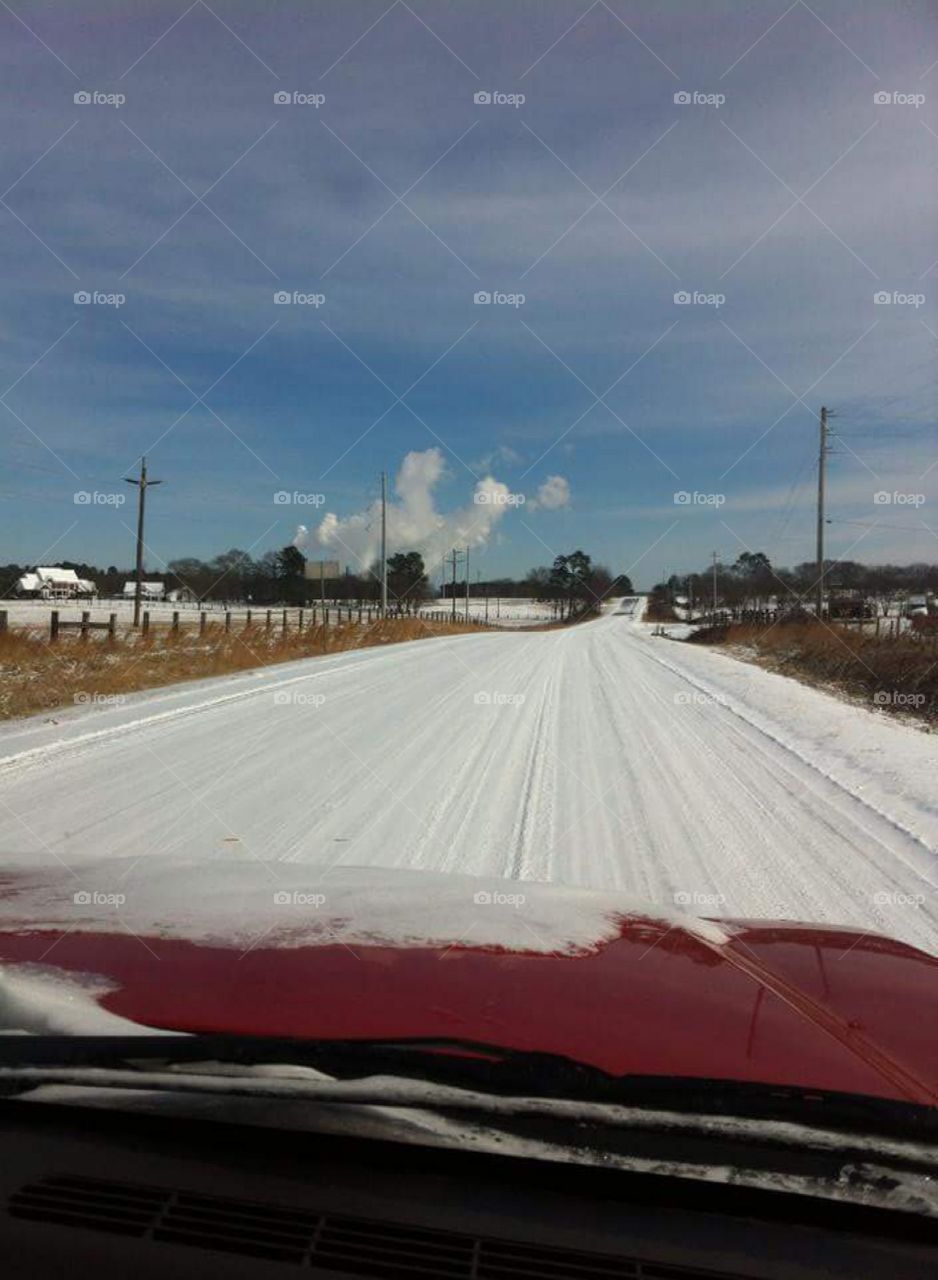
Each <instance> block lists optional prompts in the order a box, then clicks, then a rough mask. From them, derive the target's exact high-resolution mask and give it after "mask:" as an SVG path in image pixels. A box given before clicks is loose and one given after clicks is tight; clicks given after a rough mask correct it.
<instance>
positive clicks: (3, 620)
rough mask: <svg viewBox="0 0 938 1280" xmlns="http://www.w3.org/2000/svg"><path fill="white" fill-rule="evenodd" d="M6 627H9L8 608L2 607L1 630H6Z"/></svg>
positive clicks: (0, 610) (0, 616)
mask: <svg viewBox="0 0 938 1280" xmlns="http://www.w3.org/2000/svg"><path fill="white" fill-rule="evenodd" d="M6 629H7V611H6V609H0V632H3V631H6Z"/></svg>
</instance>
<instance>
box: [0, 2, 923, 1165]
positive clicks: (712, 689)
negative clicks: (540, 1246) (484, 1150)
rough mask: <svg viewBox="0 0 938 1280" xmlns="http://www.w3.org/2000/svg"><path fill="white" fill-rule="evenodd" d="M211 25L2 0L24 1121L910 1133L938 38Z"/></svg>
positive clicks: (283, 8) (651, 11)
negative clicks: (381, 1116) (348, 1117)
mask: <svg viewBox="0 0 938 1280" xmlns="http://www.w3.org/2000/svg"><path fill="white" fill-rule="evenodd" d="M3 8H6V6H3ZM183 8H184V6H181V7H176V8H174V7H172V6H167V5H165V4H162V3H156V4H151V5H148V6H144V8H143V9H142V10H140V11H138V10H137V9H135V8H133V7H132V6H130V5H129V4H123V5H121V4H117V5H116V6H115V5H113V4H109V5H103V4H101V3H98V2H97V0H81V2H80V3H78V4H73V5H70V6H56V5H52V6H51V7H49V6H46V7H42V6H40V7H38V8H37V7H36V6H32V7H30V6H26V7H25V8H24V9H23V11H22V12H21V13H19V12H18V13H17V14H14V13H13V11H12V9H10V10H9V11H8V12H7V13H5V14H3V13H2V12H0V25H2V26H3V27H4V29H5V47H4V53H3V55H2V57H3V66H4V75H3V78H2V87H0V99H2V102H3V107H4V110H5V114H6V118H7V120H8V121H9V122H10V123H11V125H12V127H11V128H10V129H9V130H8V133H9V138H8V145H7V149H6V156H5V164H4V173H5V177H4V179H3V182H2V186H0V190H2V193H3V194H2V195H0V208H2V212H3V216H4V231H5V235H4V249H5V258H6V273H5V276H6V289H5V303H4V305H5V307H6V311H7V313H8V314H7V323H6V325H5V326H4V342H3V344H2V350H0V365H2V369H0V374H2V380H3V381H2V388H3V390H2V395H0V406H2V411H3V417H4V426H5V431H4V435H3V440H2V443H0V451H2V455H3V460H4V463H5V466H4V475H5V477H6V481H5V491H4V498H5V511H6V516H5V526H4V535H5V537H4V545H5V548H6V551H5V554H4V555H3V556H2V557H0V558H2V559H3V560H4V562H5V563H4V565H3V567H2V570H0V595H2V597H3V598H2V599H0V1030H2V1031H3V1032H4V1033H6V1034H4V1036H3V1037H2V1038H0V1041H2V1042H0V1050H2V1052H0V1092H3V1093H5V1094H7V1095H9V1096H11V1097H16V1098H18V1099H22V1100H26V1099H32V1100H34V1101H35V1100H42V1099H43V1098H45V1099H47V1100H48V1099H53V1098H55V1097H59V1098H60V1097H62V1096H63V1095H62V1094H56V1093H55V1090H56V1089H65V1088H67V1089H69V1090H80V1089H82V1088H84V1089H87V1090H88V1091H89V1092H90V1091H94V1090H98V1091H99V1092H98V1098H97V1103H98V1104H99V1105H100V1103H101V1101H102V1098H103V1097H104V1092H103V1091H104V1090H105V1089H107V1090H110V1091H111V1093H110V1094H109V1095H108V1105H114V1106H116V1105H118V1102H119V1101H120V1099H119V1097H118V1094H119V1093H120V1090H121V1089H122V1088H125V1089H126V1090H127V1091H128V1092H129V1091H131V1090H133V1089H138V1090H139V1091H140V1092H141V1093H146V1094H147V1095H148V1100H149V1101H150V1102H152V1097H149V1095H155V1094H158V1093H159V1092H160V1090H161V1089H164V1090H166V1091H171V1090H174V1089H175V1090H177V1091H185V1089H188V1090H189V1091H190V1092H192V1093H193V1094H195V1093H198V1092H200V1091H202V1092H205V1091H206V1090H207V1089H208V1088H211V1089H212V1090H213V1091H214V1092H215V1093H216V1095H219V1096H222V1097H225V1098H226V1099H227V1101H228V1102H230V1103H231V1105H232V1106H235V1105H236V1103H237V1101H238V1100H239V1099H243V1097H244V1096H245V1095H246V1094H250V1093H251V1091H252V1090H253V1091H254V1092H255V1094H256V1095H258V1096H260V1095H261V1094H263V1095H264V1096H265V1097H270V1098H276V1099H277V1100H282V1101H284V1102H285V1103H286V1102H289V1101H291V1100H292V1102H293V1103H295V1104H296V1105H298V1106H301V1105H302V1104H303V1102H304V1098H305V1101H306V1102H307V1103H311V1100H314V1101H317V1102H318V1103H322V1102H323V1101H326V1102H329V1103H330V1105H332V1104H333V1103H334V1104H335V1106H336V1107H338V1105H339V1103H341V1102H342V1101H343V1100H345V1101H346V1102H348V1103H349V1104H350V1106H352V1105H354V1106H355V1107H359V1108H365V1107H380V1106H382V1105H384V1104H382V1098H384V1099H392V1101H390V1102H387V1104H386V1106H387V1107H388V1108H390V1107H398V1108H401V1109H405V1108H407V1107H409V1108H410V1109H417V1108H423V1109H424V1110H433V1109H437V1110H439V1111H440V1112H442V1111H444V1110H453V1109H454V1108H455V1109H457V1110H458V1107H457V1103H461V1105H462V1106H463V1107H464V1108H469V1109H472V1108H476V1109H481V1110H482V1111H483V1112H484V1113H485V1116H486V1117H487V1119H486V1123H489V1122H491V1123H492V1124H494V1123H496V1121H495V1119H494V1118H493V1117H498V1122H499V1123H507V1121H506V1117H507V1116H509V1115H511V1114H514V1115H515V1116H516V1118H520V1117H521V1116H523V1115H524V1116H528V1117H529V1119H530V1117H533V1116H536V1117H538V1122H539V1123H540V1122H542V1121H544V1117H545V1115H546V1111H545V1107H546V1105H547V1102H548V1101H550V1103H551V1104H552V1105H554V1104H556V1105H558V1106H559V1105H560V1104H563V1105H564V1106H569V1107H575V1106H586V1105H589V1106H596V1107H600V1106H605V1107H607V1108H619V1112H616V1113H615V1114H617V1115H618V1116H619V1121H622V1118H623V1116H625V1114H626V1111H627V1112H628V1116H629V1123H635V1124H637V1123H639V1121H638V1120H637V1119H636V1117H637V1115H638V1114H639V1113H641V1112H645V1113H646V1121H647V1117H648V1116H650V1115H651V1114H652V1113H654V1114H655V1115H658V1114H659V1113H665V1112H668V1113H673V1114H679V1115H680V1116H681V1117H682V1123H683V1122H689V1118H690V1117H696V1120H695V1123H698V1122H699V1123H703V1121H704V1120H705V1121H706V1123H707V1124H712V1123H715V1122H716V1118H719V1119H720V1123H721V1124H722V1123H723V1122H724V1121H725V1120H726V1119H727V1117H731V1116H735V1117H736V1118H739V1117H745V1118H747V1119H749V1120H753V1121H756V1120H758V1121H759V1122H760V1123H761V1122H765V1123H770V1124H778V1125H783V1124H789V1123H790V1124H795V1125H804V1126H812V1125H814V1126H815V1127H818V1126H820V1127H824V1126H826V1127H827V1128H828V1129H830V1130H831V1131H836V1132H839V1133H843V1132H846V1131H849V1132H850V1133H851V1134H852V1135H853V1136H854V1138H859V1137H863V1136H866V1137H870V1138H872V1137H873V1136H878V1137H883V1135H886V1134H888V1135H890V1137H891V1138H897V1135H902V1136H903V1137H904V1138H910V1137H915V1138H917V1139H921V1138H923V1135H925V1134H927V1133H929V1132H931V1129H930V1126H931V1123H932V1121H933V1119H934V1115H935V1111H934V1108H935V1106H936V1104H938V1077H936V1071H935V1064H936V1062H938V983H936V974H938V969H936V966H938V893H936V887H938V805H936V785H935V779H936V769H935V758H936V752H935V741H936V739H935V728H936V723H938V720H936V717H938V594H936V593H938V543H936V538H938V532H936V530H938V524H936V522H935V521H936V519H938V517H935V518H933V517H932V516H931V515H930V514H929V512H930V511H932V508H933V505H934V503H935V502H936V500H938V488H936V483H938V465H936V460H935V432H934V378H933V372H932V364H931V361H932V359H933V356H934V345H935V341H936V334H938V317H936V314H935V304H934V300H933V298H932V292H933V290H934V279H935V272H936V268H935V262H934V259H935V246H934V243H933V237H932V235H931V234H930V232H931V224H930V222H928V221H926V219H925V216H924V213H923V211H924V210H925V209H926V208H928V207H929V203H930V202H929V198H928V197H929V196H933V195H934V194H935V192H934V187H935V180H934V175H935V155H936V148H938V118H936V115H935V101H934V100H933V95H934V97H935V98H936V99H938V90H936V89H935V80H936V76H938V72H936V71H934V70H933V68H932V66H931V65H930V63H932V62H933V58H932V57H931V56H930V55H929V54H928V50H929V49H933V46H934V28H933V24H929V22H928V21H927V19H928V16H929V15H928V13H927V6H925V5H916V4H912V5H908V6H903V7H902V9H901V11H893V10H890V11H888V12H887V11H886V10H885V9H880V8H879V7H877V6H869V5H859V6H857V5H855V4H852V5H851V4H845V3H841V0H826V2H825V3H823V4H822V5H821V6H820V7H819V8H818V9H817V11H815V10H814V9H812V8H810V7H809V6H807V5H805V4H800V3H799V4H796V5H794V6H793V7H792V8H791V9H790V10H787V11H785V12H781V10H780V8H779V7H778V6H774V7H773V5H771V4H769V3H768V0H757V2H756V3H754V4H750V5H747V6H744V7H740V6H726V5H723V4H708V5H701V4H699V3H691V2H690V0H688V2H683V0H679V2H677V3H671V4H668V5H658V4H638V5H632V6H631V7H630V8H629V11H628V13H626V11H625V8H623V7H622V6H620V5H618V4H613V3H610V4H605V3H599V4H596V5H593V6H591V7H588V8H587V7H586V6H585V5H576V4H572V3H571V4H568V3H566V0H564V2H563V3H558V4H556V5H547V6H544V5H532V4H528V3H520V2H519V3H517V4H505V3H495V2H494V0H479V3H473V4H463V5H452V4H449V3H445V2H443V0H421V3H420V4H416V3H414V4H413V5H409V4H405V3H402V2H400V0H398V3H394V4H392V5H390V7H388V8H384V6H382V5H377V6H376V5H374V4H372V3H371V2H370V0H368V2H366V0H352V2H349V0H342V2H341V3H340V2H339V0H324V3H320V4H317V5H316V6H314V7H312V8H310V7H309V6H308V5H304V4H301V3H299V2H298V0H284V2H283V3H281V4H278V5H276V6H272V7H271V6H260V7H258V6H252V5H249V4H242V3H232V4H227V5H225V6H223V8H222V9H218V10H217V11H216V10H215V9H214V8H211V7H209V6H208V5H205V4H197V5H195V6H193V8H191V9H189V10H185V11H184V12H183ZM782 8H783V7H782ZM27 10H29V11H28V12H27ZM135 1040H136V1041H137V1043H136V1044H135V1043H134V1041H135ZM209 1080H210V1081H211V1084H210V1085H209V1084H206V1081H209ZM376 1080H379V1081H380V1082H382V1083H378V1084H376V1083H375V1081H376ZM366 1082H367V1083H366ZM330 1090H331V1092H330ZM434 1090H437V1091H438V1092H434ZM447 1090H449V1091H462V1092H461V1093H459V1092H446V1091H447ZM265 1091H267V1092H265ZM304 1091H305V1092H304ZM287 1095H290V1096H289V1097H287ZM483 1095H484V1097H485V1099H487V1100H483V1101H480V1100H479V1099H480V1098H482V1097H483ZM68 1096H69V1097H75V1096H76V1094H75V1093H70V1094H69V1095H68ZM125 1101H126V1099H125ZM140 1105H142V1104H140ZM525 1108H528V1110H525ZM623 1109H625V1110H623ZM551 1114H553V1115H555V1116H556V1115H561V1114H562V1115H563V1116H564V1117H566V1118H567V1119H570V1118H571V1117H573V1116H574V1115H575V1114H579V1113H575V1112H574V1111H568V1112H563V1111H555V1112H552V1113H551ZM606 1115H607V1119H608V1120H609V1123H610V1124H611V1123H612V1120H611V1117H612V1115H613V1112H612V1111H608V1112H607V1113H606ZM590 1116H591V1117H592V1119H591V1121H590V1122H591V1123H593V1122H594V1121H595V1113H593V1112H590ZM701 1118H703V1119H701ZM385 1119H387V1117H385ZM619 1121H617V1123H618V1122H619ZM646 1121H643V1122H642V1123H646ZM331 1122H332V1123H334V1122H335V1113H334V1112H333V1115H332V1121H331ZM623 1122H624V1121H623ZM480 1123H481V1121H480ZM526 1123H527V1122H526ZM531 1123H532V1124H533V1123H534V1121H533V1120H531ZM545 1123H546V1122H545ZM647 1123H650V1121H647ZM656 1123H657V1121H656ZM435 1132H437V1134H438V1135H439V1133H440V1132H442V1130H436V1131H435ZM538 1132H539V1134H540V1135H541V1136H542V1137H543V1135H544V1133H546V1129H545V1128H544V1127H543V1125H542V1127H541V1129H539V1130H538ZM721 1132H728V1130H725V1131H724V1130H721ZM799 1132H800V1130H799ZM778 1133H779V1134H780V1133H781V1130H778ZM802 1140H803V1141H805V1142H807V1141H808V1140H807V1138H799V1139H798V1141H799V1142H800V1141H802ZM646 1141H647V1142H651V1141H652V1140H651V1139H650V1138H648V1139H646ZM778 1141H781V1137H778Z"/></svg>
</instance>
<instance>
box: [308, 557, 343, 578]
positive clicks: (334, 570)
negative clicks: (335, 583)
mask: <svg viewBox="0 0 938 1280" xmlns="http://www.w3.org/2000/svg"><path fill="white" fill-rule="evenodd" d="M304 576H305V577H307V578H308V579H310V581H312V582H319V580H320V578H325V579H329V578H341V576H342V569H341V566H340V565H339V562H338V560H307V561H306V569H305V571H304Z"/></svg>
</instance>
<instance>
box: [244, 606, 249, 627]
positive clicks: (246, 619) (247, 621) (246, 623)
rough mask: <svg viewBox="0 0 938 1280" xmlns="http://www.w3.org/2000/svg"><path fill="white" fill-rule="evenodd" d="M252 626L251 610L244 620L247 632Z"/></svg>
mask: <svg viewBox="0 0 938 1280" xmlns="http://www.w3.org/2000/svg"><path fill="white" fill-rule="evenodd" d="M250 625H251V610H250V609H248V611H247V614H246V616H245V619H244V629H245V631H246V630H247V629H248V627H249V626H250Z"/></svg>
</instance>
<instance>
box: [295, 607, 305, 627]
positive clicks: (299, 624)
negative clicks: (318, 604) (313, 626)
mask: <svg viewBox="0 0 938 1280" xmlns="http://www.w3.org/2000/svg"><path fill="white" fill-rule="evenodd" d="M296 629H297V631H302V630H303V610H302V609H300V610H299V611H298V612H297V615H296Z"/></svg>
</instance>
